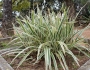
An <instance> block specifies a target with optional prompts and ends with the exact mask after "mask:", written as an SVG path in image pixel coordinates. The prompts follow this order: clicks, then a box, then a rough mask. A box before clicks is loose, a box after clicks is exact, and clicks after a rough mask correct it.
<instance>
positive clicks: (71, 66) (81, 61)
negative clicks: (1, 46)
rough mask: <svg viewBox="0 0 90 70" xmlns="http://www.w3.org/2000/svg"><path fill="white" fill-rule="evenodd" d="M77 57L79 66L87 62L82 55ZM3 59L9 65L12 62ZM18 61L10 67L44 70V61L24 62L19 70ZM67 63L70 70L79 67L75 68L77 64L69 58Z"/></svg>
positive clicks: (21, 69) (9, 59)
mask: <svg viewBox="0 0 90 70" xmlns="http://www.w3.org/2000/svg"><path fill="white" fill-rule="evenodd" d="M77 57H78V58H79V64H80V66H81V65H83V64H84V63H85V62H86V61H87V60H89V58H88V57H86V56H84V55H77ZM5 59H6V61H7V62H8V63H9V64H10V62H11V61H12V59H13V58H12V57H8V56H5ZM20 60H21V58H17V59H16V60H15V61H14V62H13V63H12V64H11V66H12V67H13V69H14V70H45V65H44V60H41V61H40V62H38V63H36V64H34V63H33V62H35V59H33V61H31V60H29V61H26V62H24V63H23V64H22V65H21V66H20V67H19V68H17V65H18V64H19V61H20ZM67 63H68V66H69V69H70V70H77V69H78V68H79V67H80V66H77V64H76V63H75V62H73V61H72V59H70V58H68V60H67ZM58 66H59V70H63V69H62V68H60V65H59V64H58ZM53 70H54V69H53Z"/></svg>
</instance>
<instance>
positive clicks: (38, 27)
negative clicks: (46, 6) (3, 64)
mask: <svg viewBox="0 0 90 70" xmlns="http://www.w3.org/2000/svg"><path fill="white" fill-rule="evenodd" d="M67 13H68V11H65V10H64V12H63V15H59V16H58V15H55V13H53V12H52V13H49V14H47V15H45V16H42V13H41V12H40V11H38V13H37V14H35V13H34V12H32V15H31V18H29V17H28V16H27V17H26V18H25V17H22V19H19V18H18V19H17V22H18V23H19V24H20V28H19V30H18V29H16V31H17V37H16V38H15V39H13V40H12V41H11V42H10V43H9V45H10V46H16V47H17V46H18V49H17V50H15V51H16V52H17V51H18V50H19V52H18V54H17V55H16V57H15V58H14V59H13V60H12V62H13V61H14V60H15V59H16V58H17V57H19V55H21V54H23V58H22V60H21V61H20V63H19V65H18V67H19V66H20V65H21V64H22V63H23V62H24V61H25V60H26V59H28V58H27V57H28V56H30V54H31V53H34V52H37V55H35V56H37V60H36V62H37V61H39V60H40V59H42V57H43V58H44V61H45V70H52V64H53V66H54V68H55V69H54V70H59V69H58V64H57V60H59V62H60V65H61V66H62V68H63V69H64V70H69V69H68V66H67V63H66V59H65V57H66V56H67V55H70V56H71V57H72V58H73V59H74V61H75V62H76V63H77V64H78V65H79V63H78V58H77V57H76V56H75V55H74V54H73V52H72V51H71V50H72V49H73V48H76V49H78V50H79V51H81V52H82V53H84V54H85V52H84V51H82V48H83V49H85V50H88V49H87V48H86V47H84V46H78V43H79V42H81V39H79V36H80V35H81V34H80V33H81V32H75V31H74V22H75V21H74V20H72V21H71V20H69V17H68V14H67Z"/></svg>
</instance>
